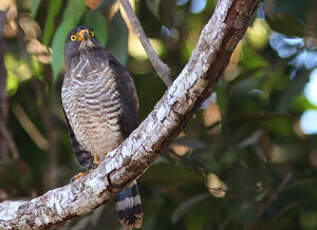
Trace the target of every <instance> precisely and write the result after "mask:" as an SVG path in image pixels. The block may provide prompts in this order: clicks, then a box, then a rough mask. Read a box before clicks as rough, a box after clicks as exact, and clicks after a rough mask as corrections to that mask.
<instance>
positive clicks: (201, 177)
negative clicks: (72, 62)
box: [0, 0, 317, 230]
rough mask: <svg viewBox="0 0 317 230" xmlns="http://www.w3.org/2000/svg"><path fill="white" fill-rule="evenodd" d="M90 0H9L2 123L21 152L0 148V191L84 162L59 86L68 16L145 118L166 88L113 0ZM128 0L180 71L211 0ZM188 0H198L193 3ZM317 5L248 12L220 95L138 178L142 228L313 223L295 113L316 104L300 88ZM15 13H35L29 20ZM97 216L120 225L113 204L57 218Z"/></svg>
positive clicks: (16, 191)
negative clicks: (88, 35)
mask: <svg viewBox="0 0 317 230" xmlns="http://www.w3.org/2000/svg"><path fill="white" fill-rule="evenodd" d="M10 2H11V1H10ZM88 2H89V1H84V0H68V1H60V0H57V1H49V4H44V2H42V1H37V0H32V1H17V3H18V4H16V5H15V4H14V2H11V3H10V4H11V8H10V10H11V11H12V12H13V11H14V9H16V14H13V13H11V15H13V16H10V17H9V19H8V22H7V24H6V26H5V27H4V28H5V30H4V35H5V38H6V54H5V64H6V68H7V70H8V79H7V92H8V95H9V98H8V101H9V115H8V125H7V126H8V129H9V131H10V132H11V134H12V136H13V140H14V141H15V145H16V146H17V149H18V150H19V155H18V156H17V157H14V155H12V156H11V155H10V156H7V157H4V156H3V155H1V154H2V153H1V152H0V156H1V157H2V158H1V162H0V199H1V200H4V199H8V198H10V199H20V198H21V197H23V198H25V197H32V196H37V195H39V194H41V193H43V192H45V191H46V190H47V189H49V188H52V187H56V186H60V185H63V184H65V183H68V182H69V180H70V178H71V177H72V175H74V174H75V173H76V172H77V171H79V170H80V168H79V167H78V166H77V164H76V163H75V160H74V158H73V155H72V150H71V145H70V141H69V137H68V134H67V129H66V125H65V121H64V118H63V113H62V109H61V103H60V96H59V94H60V87H61V83H62V76H63V71H64V70H63V63H64V61H63V49H64V41H65V36H66V34H67V33H68V31H69V30H70V29H71V28H72V27H74V26H76V25H79V24H87V25H89V26H91V27H93V28H94V30H95V32H96V35H97V37H98V38H99V40H100V41H101V42H102V43H103V44H104V45H105V46H106V47H107V48H108V49H109V50H110V51H111V53H112V54H114V55H115V56H116V57H117V58H118V59H119V60H120V62H121V63H126V66H127V68H128V70H129V71H130V72H131V73H132V75H133V76H134V79H135V82H136V86H137V89H138V94H139V97H140V117H141V120H142V119H144V118H145V117H146V116H147V114H148V113H149V112H150V111H151V110H152V108H153V106H154V105H155V103H156V101H157V100H158V99H159V98H160V97H161V95H162V94H163V93H164V90H165V88H164V85H163V83H162V82H161V81H160V80H159V79H158V78H157V77H156V74H155V72H154V70H153V68H152V67H151V64H150V63H149V61H148V60H147V58H146V56H145V55H144V52H143V50H142V49H138V48H137V49H131V47H139V43H138V40H137V39H136V37H135V36H133V30H132V29H131V28H129V27H128V26H127V25H126V23H125V19H124V14H123V12H122V11H120V9H119V8H118V7H117V6H116V3H115V2H116V1H108V0H107V1H103V2H101V4H100V5H99V6H98V4H99V3H100V1H90V3H88ZM133 2H134V3H135V5H134V6H135V10H136V13H137V15H138V17H139V18H140V21H141V22H142V25H143V27H144V29H145V32H146V34H147V35H148V36H149V38H150V39H151V41H152V42H153V44H156V48H157V50H158V52H159V55H160V56H161V57H162V59H163V60H164V61H165V62H166V63H167V64H168V65H169V66H170V67H171V69H172V73H173V76H177V75H178V74H179V73H180V71H181V70H182V68H183V66H184V65H185V64H186V63H187V61H188V58H189V57H190V54H191V52H192V50H193V49H194V48H195V45H196V41H197V39H198V37H199V34H200V32H201V29H202V27H203V25H204V24H205V23H206V21H207V20H208V19H209V18H210V16H211V15H212V12H213V9H214V7H215V4H216V1H215V0H183V1H180V0H179V1H168V0H139V1H133ZM95 3H96V4H95ZM97 3H98V4H97ZM1 4H2V3H0V6H1ZM86 4H88V5H89V4H94V7H97V6H98V7H97V8H96V9H93V10H91V9H89V8H88V7H87V5H86ZM195 4H202V5H201V6H202V7H201V8H202V10H201V11H199V12H198V13H197V12H196V11H195V10H193V7H194V6H195ZM89 6H90V5H89ZM203 6H205V7H203ZM315 6H316V3H315V1H313V0H305V1H295V0H292V1H290V0H278V1H277V0H265V1H264V5H262V7H263V8H262V9H260V11H262V12H264V15H263V16H264V18H260V17H257V18H255V19H254V21H253V23H252V24H251V25H250V27H249V29H248V31H247V33H246V36H245V38H244V39H243V40H242V41H241V42H240V44H239V45H238V47H237V48H236V50H235V51H234V53H233V55H232V58H231V60H230V63H229V66H228V68H227V70H226V71H225V73H224V76H223V78H222V80H221V82H220V83H219V84H218V86H217V89H216V97H214V96H212V97H211V98H210V99H209V100H208V102H206V103H204V106H203V107H202V108H201V110H200V111H199V112H198V113H197V114H195V116H194V118H193V119H192V120H191V121H190V123H189V124H188V126H187V127H186V128H185V130H184V132H183V133H182V134H181V135H180V137H179V138H178V139H177V140H176V141H175V142H174V143H173V144H172V145H171V147H170V149H169V150H168V151H167V152H165V153H162V157H161V158H160V159H159V160H158V161H157V162H155V164H154V165H153V166H151V167H150V168H149V169H148V171H147V172H146V173H145V174H144V175H143V176H142V177H141V178H140V180H139V182H140V183H139V184H140V191H141V194H142V198H143V202H144V206H145V223H144V228H143V229H144V230H147V229H154V230H156V229H157V230H159V229H160V230H161V229H188V230H205V229H233V230H234V229H239V230H240V229H256V228H258V229H303V230H310V229H316V228H317V209H316V205H315V204H316V201H317V200H316V199H317V197H316V192H317V181H316V168H317V160H316V159H317V152H316V149H317V144H316V143H317V138H316V135H315V134H307V133H305V132H304V131H305V130H304V129H303V128H302V126H301V122H302V117H303V114H305V112H306V111H308V110H313V111H315V110H316V108H317V107H316V102H314V101H311V99H310V98H309V97H307V94H306V93H305V90H304V89H307V88H306V87H307V83H308V82H310V79H312V78H313V77H314V75H311V72H312V70H313V69H314V68H316V51H315V50H314V49H315V48H316V44H317V43H316V41H317V40H316V37H317V36H316V31H317V25H316V21H317V20H316V15H317V14H316V7H315ZM15 7H16V8H15ZM94 7H93V8H94ZM195 9H197V8H195ZM9 12H10V11H9ZM195 12H196V13H195ZM14 15H17V16H14ZM23 15H24V16H25V15H31V16H32V17H31V16H30V17H27V19H28V21H27V22H28V23H27V24H26V25H27V26H23V25H25V24H23V23H21V21H22V18H23V17H22V16H23ZM24 18H25V17H24ZM14 25H16V27H14ZM17 28H19V29H20V30H21V32H20V33H18V32H17ZM15 30H16V31H15ZM39 31H40V32H39ZM294 36H295V37H294ZM51 51H52V52H51ZM50 58H51V59H50ZM315 87H316V86H315ZM313 123H316V120H314V121H311V126H312V125H313ZM0 151H1V150H0ZM105 226H107V228H109V229H119V228H120V227H119V224H118V223H117V222H116V220H115V218H114V212H113V207H112V205H107V206H106V207H101V208H100V209H98V210H96V211H95V212H93V213H92V214H91V215H88V216H85V217H81V218H78V219H77V220H76V221H74V222H72V223H69V224H66V225H65V226H62V227H59V229H87V228H89V227H90V228H91V229H105Z"/></svg>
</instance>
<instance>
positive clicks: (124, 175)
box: [0, 0, 260, 229]
mask: <svg viewBox="0 0 317 230" xmlns="http://www.w3.org/2000/svg"><path fill="white" fill-rule="evenodd" d="M259 2H260V0H219V1H218V4H217V7H216V9H215V12H214V15H213V16H212V18H211V19H210V20H209V21H208V23H207V24H206V26H205V27H204V29H203V31H202V33H201V36H200V39H199V42H198V44H197V47H196V49H195V50H194V51H193V54H192V56H191V58H190V60H189V62H188V64H187V65H186V66H185V68H184V69H183V71H182V72H181V74H180V75H179V76H178V78H177V79H176V80H175V81H174V82H173V84H172V86H170V88H169V89H168V90H167V91H166V92H165V94H164V96H163V97H162V98H161V100H160V101H159V102H158V103H157V105H156V106H155V107H154V109H153V111H152V112H151V113H150V114H149V116H148V117H147V118H146V119H145V120H144V121H143V122H142V123H141V125H140V126H139V127H138V128H137V129H136V130H135V131H134V132H133V133H132V134H131V135H130V136H129V138H127V139H126V140H125V141H124V142H123V143H122V144H121V145H120V146H119V147H118V148H117V149H115V150H114V151H112V152H111V153H109V155H108V157H107V158H106V159H105V160H104V161H103V162H102V163H101V164H100V165H99V166H98V168H97V169H95V170H93V171H92V172H91V173H90V174H88V175H87V176H85V177H82V178H80V179H78V180H76V181H75V182H73V183H71V184H68V185H65V186H63V187H60V188H57V189H54V190H51V191H48V192H47V193H45V194H43V195H42V196H40V197H37V198H35V199H32V200H30V201H5V202H2V203H0V229H45V228H49V227H51V226H53V225H56V224H60V223H64V222H66V221H68V220H70V219H72V218H74V217H75V216H79V215H84V214H86V213H88V212H91V211H92V210H93V209H95V208H96V207H98V206H100V205H101V204H103V203H105V202H106V201H108V200H109V199H111V198H112V197H114V195H115V194H116V193H117V192H118V191H120V190H122V189H123V188H124V186H125V185H127V184H128V183H129V182H130V181H133V180H134V179H135V178H137V177H139V176H140V175H141V174H142V173H143V172H144V171H145V170H146V169H147V168H148V167H149V166H150V164H151V163H152V162H153V161H154V160H156V159H157V158H158V157H159V153H160V152H162V151H164V150H165V149H166V148H167V147H168V145H169V144H170V143H171V142H172V141H173V140H174V139H175V137H176V136H177V135H178V134H179V132H180V131H181V130H182V129H183V128H184V127H185V125H186V124H187V122H188V120H189V119H190V118H191V117H192V115H193V114H194V112H195V111H196V110H197V109H198V108H199V106H200V105H201V103H202V102H203V101H204V100H205V99H206V98H207V97H208V96H209V95H210V93H211V91H212V89H214V87H215V86H216V83H217V81H218V80H219V78H220V76H221V74H222V72H223V70H224V69H225V67H226V65H227V63H228V60H229V58H230V55H231V53H232V51H233V49H234V48H235V46H236V45H237V43H238V42H239V40H240V39H241V38H242V36H243V34H244V32H245V30H246V28H247V26H248V23H249V21H250V18H251V15H252V14H253V13H254V11H255V10H256V7H257V5H258V4H259Z"/></svg>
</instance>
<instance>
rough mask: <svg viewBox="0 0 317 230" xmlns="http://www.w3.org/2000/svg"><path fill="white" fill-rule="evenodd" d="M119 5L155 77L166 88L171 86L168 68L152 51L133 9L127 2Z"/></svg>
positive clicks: (124, 0)
mask: <svg viewBox="0 0 317 230" xmlns="http://www.w3.org/2000/svg"><path fill="white" fill-rule="evenodd" d="M120 2H121V5H122V7H123V9H124V11H125V12H126V14H127V16H128V19H129V21H130V23H131V25H132V27H133V29H134V31H135V33H136V35H137V36H138V38H139V39H140V41H141V43H142V45H143V47H144V49H145V52H146V53H147V55H148V57H149V60H150V62H151V63H152V65H153V67H154V69H155V71H156V72H157V75H158V76H159V77H160V78H161V79H162V81H163V82H164V83H165V85H166V86H167V87H169V86H170V85H171V84H172V82H173V81H172V79H171V78H170V74H171V70H170V68H169V67H168V66H167V65H166V64H165V63H164V62H163V61H162V60H161V59H160V58H159V56H158V55H157V53H156V52H155V50H154V49H153V47H152V45H151V43H150V42H149V39H148V38H147V37H146V34H145V32H144V30H143V29H142V26H141V23H140V21H139V19H138V18H137V16H136V15H135V13H134V10H133V8H132V7H131V5H130V3H129V0H120Z"/></svg>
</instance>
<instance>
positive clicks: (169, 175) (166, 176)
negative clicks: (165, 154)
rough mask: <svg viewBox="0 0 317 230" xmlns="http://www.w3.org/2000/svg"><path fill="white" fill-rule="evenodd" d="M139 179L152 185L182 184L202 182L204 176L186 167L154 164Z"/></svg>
mask: <svg viewBox="0 0 317 230" xmlns="http://www.w3.org/2000/svg"><path fill="white" fill-rule="evenodd" d="M141 181H144V182H146V183H149V184H151V185H153V186H155V185H158V186H160V187H164V186H165V187H167V186H175V187H176V186H182V185H189V184H192V183H198V182H201V183H203V181H204V178H203V177H202V176H201V175H200V174H198V173H195V172H194V171H192V170H189V169H187V168H184V167H181V166H177V165H173V164H165V163H161V164H156V165H153V166H152V167H151V168H150V169H149V170H148V171H147V172H146V173H145V174H144V175H143V176H142V177H141Z"/></svg>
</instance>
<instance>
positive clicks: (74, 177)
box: [71, 170, 91, 182]
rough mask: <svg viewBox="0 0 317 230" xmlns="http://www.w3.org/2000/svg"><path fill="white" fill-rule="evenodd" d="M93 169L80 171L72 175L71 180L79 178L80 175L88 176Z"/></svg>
mask: <svg viewBox="0 0 317 230" xmlns="http://www.w3.org/2000/svg"><path fill="white" fill-rule="evenodd" d="M90 171H91V170H87V171H85V172H80V173H78V174H76V175H75V176H73V177H72V179H71V182H73V181H75V180H77V179H78V178H80V177H83V176H86V175H87V174H88V173H90Z"/></svg>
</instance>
